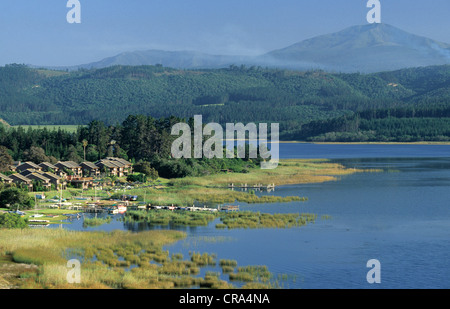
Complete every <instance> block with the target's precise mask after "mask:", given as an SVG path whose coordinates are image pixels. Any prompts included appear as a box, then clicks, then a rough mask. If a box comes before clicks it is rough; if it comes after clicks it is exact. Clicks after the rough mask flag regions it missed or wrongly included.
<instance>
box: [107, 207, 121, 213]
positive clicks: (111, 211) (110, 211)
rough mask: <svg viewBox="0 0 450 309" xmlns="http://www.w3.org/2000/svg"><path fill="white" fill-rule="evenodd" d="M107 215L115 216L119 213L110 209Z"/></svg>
mask: <svg viewBox="0 0 450 309" xmlns="http://www.w3.org/2000/svg"><path fill="white" fill-rule="evenodd" d="M108 213H109V214H110V215H117V214H118V213H119V210H118V209H115V208H112V209H108Z"/></svg>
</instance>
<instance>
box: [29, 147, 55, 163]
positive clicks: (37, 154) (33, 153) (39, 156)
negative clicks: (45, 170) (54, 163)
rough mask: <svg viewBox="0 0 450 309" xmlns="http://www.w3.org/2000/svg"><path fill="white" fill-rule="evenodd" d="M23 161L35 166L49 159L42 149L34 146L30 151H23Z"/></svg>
mask: <svg viewBox="0 0 450 309" xmlns="http://www.w3.org/2000/svg"><path fill="white" fill-rule="evenodd" d="M23 159H24V160H25V161H31V162H33V163H36V164H39V163H42V162H48V161H49V158H48V157H47V156H46V155H45V151H44V149H42V148H41V147H36V146H31V147H30V149H28V150H25V151H24V152H23Z"/></svg>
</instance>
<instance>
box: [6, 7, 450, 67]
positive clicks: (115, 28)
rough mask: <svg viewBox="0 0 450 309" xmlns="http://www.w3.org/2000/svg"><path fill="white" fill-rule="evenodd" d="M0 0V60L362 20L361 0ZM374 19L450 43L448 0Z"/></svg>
mask: <svg viewBox="0 0 450 309" xmlns="http://www.w3.org/2000/svg"><path fill="white" fill-rule="evenodd" d="M80 2H81V18H82V20H81V21H82V22H81V24H69V23H67V20H66V15H67V12H68V11H69V9H68V8H66V3H67V0H37V1H36V0H13V1H6V0H0V29H1V30H0V31H1V33H0V65H4V64H8V63H25V64H35V65H76V64H83V63H89V62H93V61H98V60H101V59H103V58H105V57H109V56H114V55H116V54H118V53H121V52H125V51H135V50H146V49H164V50H197V51H202V52H207V53H212V54H241V55H256V54H263V53H265V52H268V51H271V50H274V49H279V48H283V47H287V46H289V45H291V44H294V43H297V42H299V41H302V40H304V39H308V38H311V37H314V36H316V35H321V34H327V33H331V32H336V31H340V30H342V29H344V28H347V27H350V26H353V25H362V24H366V23H367V21H366V14H367V12H368V11H369V9H368V8H366V4H367V0H314V1H313V0H276V1H274V0H226V1H225V0H126V1H125V0H80ZM381 4H382V22H383V23H388V24H391V25H393V26H396V27H399V28H401V29H403V30H405V31H408V32H412V33H414V34H418V35H422V36H427V37H430V38H432V39H435V40H438V41H442V42H446V43H450V1H448V0H432V1H424V0H420V1H417V0H410V1H408V0H381Z"/></svg>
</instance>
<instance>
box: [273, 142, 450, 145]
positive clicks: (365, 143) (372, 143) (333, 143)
mask: <svg viewBox="0 0 450 309" xmlns="http://www.w3.org/2000/svg"><path fill="white" fill-rule="evenodd" d="M279 144H315V145H430V146H448V145H450V142H305V141H280V142H279Z"/></svg>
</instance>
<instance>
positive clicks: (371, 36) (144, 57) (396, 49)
mask: <svg viewBox="0 0 450 309" xmlns="http://www.w3.org/2000/svg"><path fill="white" fill-rule="evenodd" d="M156 64H161V65H163V66H166V67H171V68H177V69H217V68H224V67H229V66H231V65H249V66H262V67H269V68H280V69H294V70H311V69H313V70H314V69H320V70H324V71H328V72H343V73H355V72H361V73H375V72H382V71H392V70H399V69H405V68H413V67H426V66H432V65H445V64H450V44H447V43H443V42H439V41H436V40H432V39H430V38H427V37H423V36H418V35H415V34H411V33H409V32H406V31H403V30H401V29H399V28H397V27H394V26H391V25H389V24H369V25H359V26H351V27H347V28H345V29H343V30H341V31H338V32H334V33H329V34H324V35H319V36H315V37H313V38H309V39H306V40H302V41H300V42H298V43H295V44H292V45H290V46H288V47H285V48H281V49H277V50H273V51H270V52H268V53H265V54H262V55H259V56H239V55H235V56H233V55H212V54H207V53H202V52H198V51H189V50H185V51H164V50H156V49H151V50H141V51H133V52H130V51H128V52H123V53H120V54H118V55H115V56H112V57H107V58H104V59H102V60H99V61H96V62H92V63H87V64H81V65H78V66H71V67H59V68H58V67H47V68H50V69H68V70H77V69H80V68H82V69H92V68H97V69H98V68H106V67H110V66H114V65H132V66H139V65H156ZM34 67H36V66H34Z"/></svg>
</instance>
